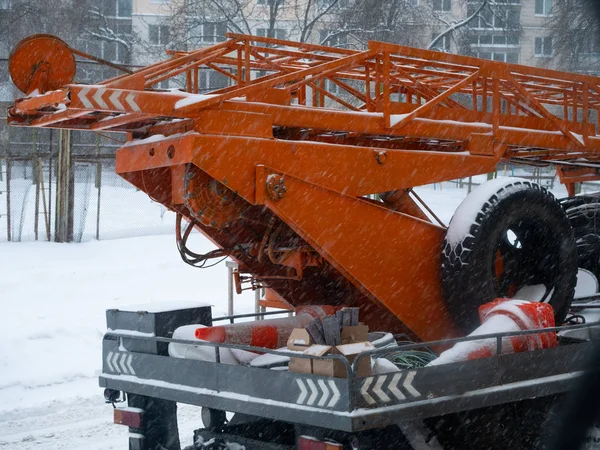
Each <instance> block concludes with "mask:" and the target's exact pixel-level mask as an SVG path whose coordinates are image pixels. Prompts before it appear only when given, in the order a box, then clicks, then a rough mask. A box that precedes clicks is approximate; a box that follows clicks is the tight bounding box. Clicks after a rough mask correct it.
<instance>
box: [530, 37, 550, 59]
mask: <svg viewBox="0 0 600 450" xmlns="http://www.w3.org/2000/svg"><path fill="white" fill-rule="evenodd" d="M533 53H534V55H535V56H543V57H549V56H552V38H551V37H550V36H547V37H536V38H535V48H534V52H533Z"/></svg>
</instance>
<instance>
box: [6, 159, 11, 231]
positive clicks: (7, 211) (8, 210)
mask: <svg viewBox="0 0 600 450" xmlns="http://www.w3.org/2000/svg"><path fill="white" fill-rule="evenodd" d="M10 170H11V163H10V156H9V157H8V158H6V238H7V239H8V242H10V241H11V240H12V236H11V230H10V225H11V220H10Z"/></svg>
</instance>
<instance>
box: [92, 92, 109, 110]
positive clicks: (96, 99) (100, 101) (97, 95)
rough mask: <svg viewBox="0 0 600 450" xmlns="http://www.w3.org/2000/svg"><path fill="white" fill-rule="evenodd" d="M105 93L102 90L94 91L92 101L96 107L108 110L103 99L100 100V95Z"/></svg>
mask: <svg viewBox="0 0 600 450" xmlns="http://www.w3.org/2000/svg"><path fill="white" fill-rule="evenodd" d="M105 92H106V89H104V88H102V89H98V90H97V91H96V93H95V94H94V97H93V98H94V101H95V102H96V103H97V104H98V106H100V108H102V109H108V105H107V104H106V103H105V102H104V99H103V98H102V94H104V93H105Z"/></svg>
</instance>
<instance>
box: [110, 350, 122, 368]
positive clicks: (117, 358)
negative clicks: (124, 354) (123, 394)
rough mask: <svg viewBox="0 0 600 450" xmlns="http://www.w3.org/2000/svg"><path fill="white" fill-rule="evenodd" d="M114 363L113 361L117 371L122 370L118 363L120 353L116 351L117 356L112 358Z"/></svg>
mask: <svg viewBox="0 0 600 450" xmlns="http://www.w3.org/2000/svg"><path fill="white" fill-rule="evenodd" d="M112 363H113V366H115V372H117V373H118V372H120V371H121V370H120V369H119V364H118V363H119V353H118V352H115V356H114V357H113V359H112Z"/></svg>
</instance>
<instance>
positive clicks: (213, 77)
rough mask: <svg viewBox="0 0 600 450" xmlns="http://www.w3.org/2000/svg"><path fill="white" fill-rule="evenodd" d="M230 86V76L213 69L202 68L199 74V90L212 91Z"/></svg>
mask: <svg viewBox="0 0 600 450" xmlns="http://www.w3.org/2000/svg"><path fill="white" fill-rule="evenodd" d="M228 86H229V77H227V76H226V75H223V74H222V73H219V72H215V71H212V70H201V71H200V73H199V74H198V90H199V92H201V93H202V92H210V91H215V90H217V89H223V88H226V87H228Z"/></svg>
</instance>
